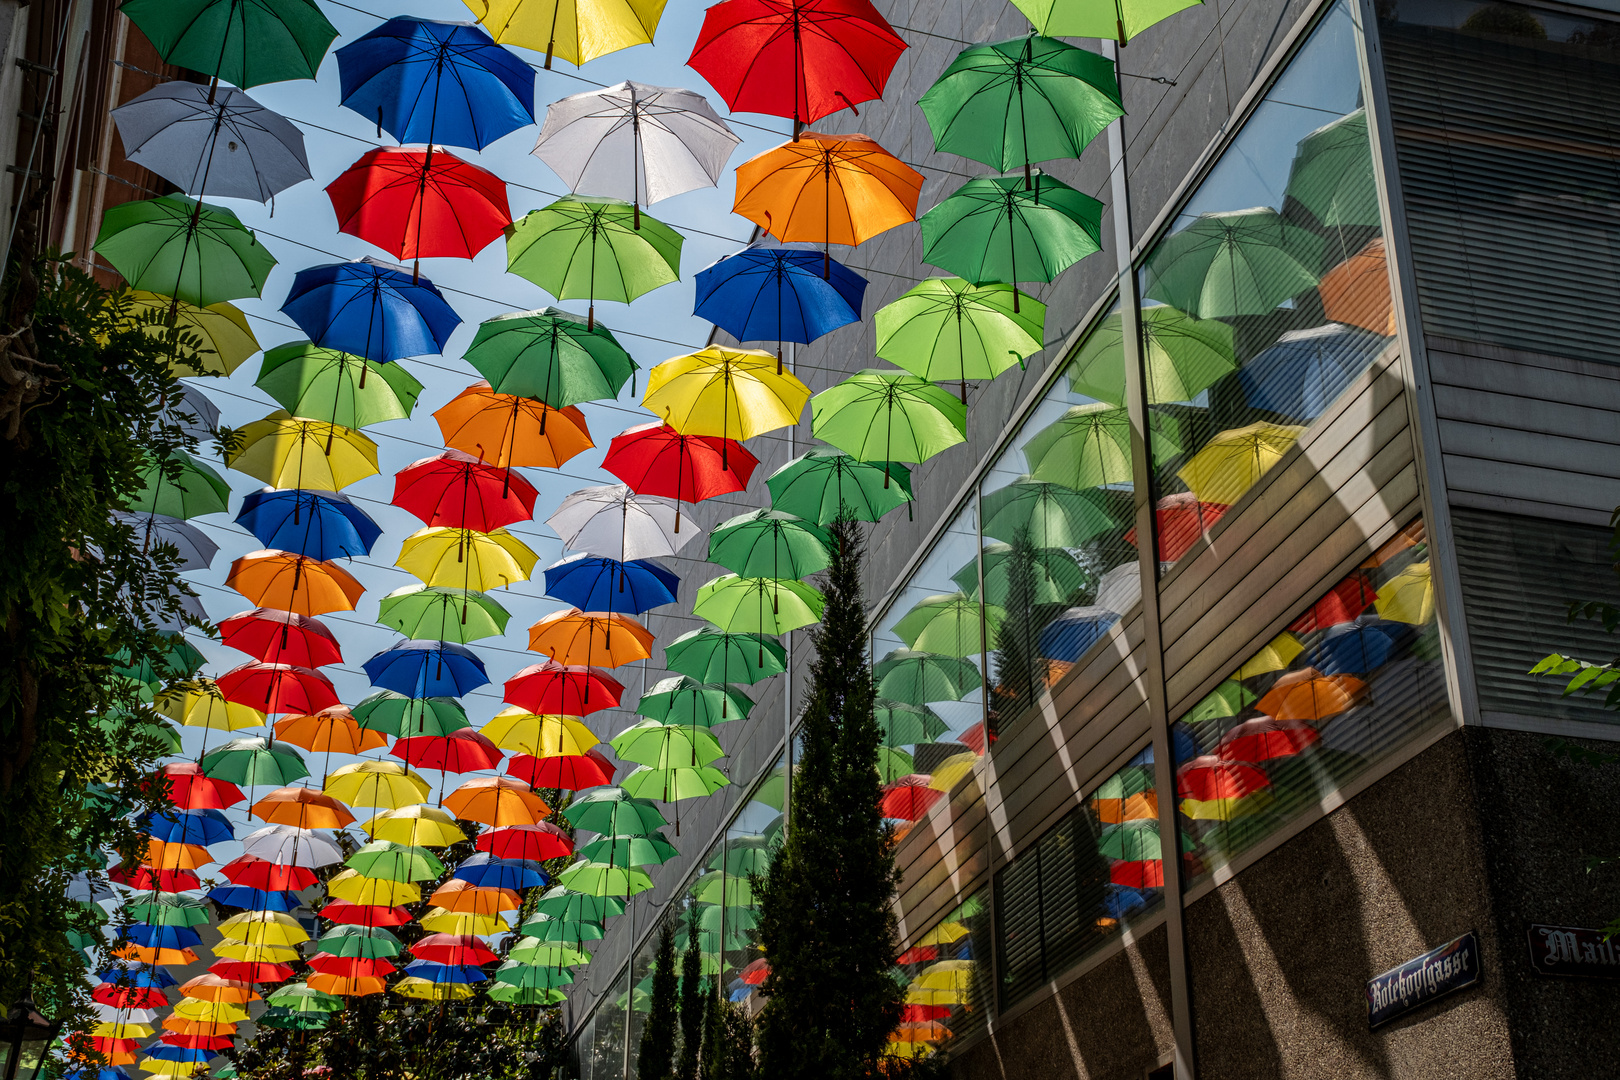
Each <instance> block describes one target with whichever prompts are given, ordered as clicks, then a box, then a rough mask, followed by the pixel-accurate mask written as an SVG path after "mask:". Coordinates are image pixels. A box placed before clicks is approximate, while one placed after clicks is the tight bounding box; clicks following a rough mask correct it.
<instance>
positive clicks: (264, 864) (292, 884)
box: [219, 855, 316, 892]
mask: <svg viewBox="0 0 1620 1080" xmlns="http://www.w3.org/2000/svg"><path fill="white" fill-rule="evenodd" d="M219 872H220V876H221V877H223V878H225V880H227V881H230V882H233V883H235V884H237V885H239V886H241V887H242V888H245V889H257V890H260V891H275V892H281V891H285V890H300V889H307V888H309V887H310V886H311V885H313V884H315V881H316V878H315V875H314V874H313V873H311V872H310V871H309V870H308V869H307V868H305V867H302V866H291V865H288V864H286V863H273V862H271V861H270V860H268V859H265V858H262V857H260V856H258V855H239V856H237V857H236V858H234V859H232V860H231V861H230V862H228V863H226V864H225V865H224V866H222V867H220V870H219Z"/></svg>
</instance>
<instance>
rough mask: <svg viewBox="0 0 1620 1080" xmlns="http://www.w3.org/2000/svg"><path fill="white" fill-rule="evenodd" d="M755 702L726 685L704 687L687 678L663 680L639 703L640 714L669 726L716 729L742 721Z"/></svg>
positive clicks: (714, 684) (637, 711)
mask: <svg viewBox="0 0 1620 1080" xmlns="http://www.w3.org/2000/svg"><path fill="white" fill-rule="evenodd" d="M753 707H754V701H753V699H752V698H750V697H749V696H748V695H747V694H744V693H743V692H742V691H740V690H734V689H732V688H731V687H729V686H727V685H726V684H725V683H701V682H698V681H697V680H695V679H692V678H690V677H688V676H685V675H677V676H672V677H671V678H668V679H659V680H658V681H657V682H655V683H653V684H652V685H651V686H649V687H648V688H647V692H646V693H644V694H642V695H641V700H640V701H638V702H636V713H637V714H638V715H641V716H645V717H647V718H649V719H651V720H658V721H661V722H663V723H666V724H681V725H684V726H686V727H704V728H712V727H714V725H716V724H723V723H725V722H726V721H728V720H741V719H742V718H743V717H745V716H747V715H748V713H749V711H750V710H752V709H753Z"/></svg>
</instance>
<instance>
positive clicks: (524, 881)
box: [454, 851, 546, 892]
mask: <svg viewBox="0 0 1620 1080" xmlns="http://www.w3.org/2000/svg"><path fill="white" fill-rule="evenodd" d="M539 866H540V864H539V863H537V862H531V861H529V860H528V859H496V858H492V857H491V856H490V854H489V852H487V851H481V852H479V853H478V854H476V855H474V856H472V857H471V858H468V859H464V860H463V861H462V863H461V865H460V866H458V867H456V870H455V874H454V877H455V878H456V879H457V880H459V881H465V882H467V883H468V884H469V885H471V886H473V887H474V888H478V889H511V890H513V891H514V892H521V891H523V890H524V889H533V888H538V887H539V886H541V885H544V884H545V883H546V875H544V874H542V873H541V872H540V870H539Z"/></svg>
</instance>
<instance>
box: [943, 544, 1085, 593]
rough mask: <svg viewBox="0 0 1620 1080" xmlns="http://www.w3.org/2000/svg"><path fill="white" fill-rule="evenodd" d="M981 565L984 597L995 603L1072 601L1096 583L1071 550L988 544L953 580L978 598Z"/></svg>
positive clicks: (964, 590) (1024, 545)
mask: <svg viewBox="0 0 1620 1080" xmlns="http://www.w3.org/2000/svg"><path fill="white" fill-rule="evenodd" d="M981 567H982V572H983V575H984V597H985V598H986V599H988V600H989V601H990V602H991V603H992V604H1001V605H1007V604H1011V603H1014V602H1016V603H1021V604H1027V603H1035V604H1068V603H1070V602H1071V601H1072V600H1073V598H1074V594H1075V593H1077V592H1079V591H1081V590H1082V589H1084V588H1086V587H1087V586H1088V585H1090V584H1092V582H1093V578H1092V576H1091V575H1090V574H1089V573H1087V572H1086V571H1085V570H1084V569H1082V568H1081V566H1080V564H1079V563H1078V562H1076V561H1075V558H1074V556H1073V555H1070V554H1069V553H1068V551H1066V550H1064V549H1063V548H1061V547H1037V546H1036V545H1034V544H1033V543H1026V544H1016V543H1015V544H985V545H984V547H983V548H982V549H981V551H980V553H979V557H978V558H976V559H973V560H972V561H970V562H969V563H968V564H967V565H966V566H964V567H962V568H961V569H960V570H958V571H957V572H956V573H954V574H952V575H951V580H952V581H954V582H956V584H957V586H958V587H959V588H960V589H961V590H962V591H963V592H964V593H966V594H967V595H968V596H970V597H973V598H975V599H977V598H978V597H979V576H980V572H981ZM1015 595H1016V596H1017V600H1016V601H1014V600H1013V599H1012V597H1014V596H1015Z"/></svg>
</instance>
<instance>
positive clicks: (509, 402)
mask: <svg viewBox="0 0 1620 1080" xmlns="http://www.w3.org/2000/svg"><path fill="white" fill-rule="evenodd" d="M433 419H435V420H437V421H438V422H439V431H440V433H441V434H443V436H444V444H445V445H446V446H448V447H450V448H451V449H453V450H460V451H462V452H463V453H465V454H469V455H471V456H473V457H475V458H477V459H478V460H479V461H487V462H489V463H490V464H491V465H496V466H499V467H500V468H503V469H509V468H511V467H512V466H514V465H534V466H539V467H540V468H545V469H556V468H561V467H562V466H563V465H564V464H565V463H566V462H567V461H569V459H571V458H573V457H575V456H576V455H578V454H582V453H584V452H585V451H586V450H589V449H590V448H591V447H593V446H595V445H596V444H595V443H593V442H592V441H591V432H590V429H589V428H588V427H587V426H586V424H585V414H584V413H582V412H580V411H579V410H578V409H576V408H575V407H574V406H572V405H564V406H563V407H562V408H560V409H554V408H552V407H551V406H549V405H546V404H544V403H543V402H540V401H536V400H534V399H533V398H527V397H518V396H516V395H514V394H497V393H495V392H494V391H493V390H491V389H490V385H489V383H487V382H482V381H480V382H476V383H473V384H472V385H471V386H469V387H467V389H465V390H463V391H462V392H461V393H459V394H457V395H456V396H455V397H453V398H451V399H450V401H449V402H448V403H446V404H445V405H444V406H443V407H442V408H440V409H439V410H438V411H437V412H435V413H434V414H433Z"/></svg>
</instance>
